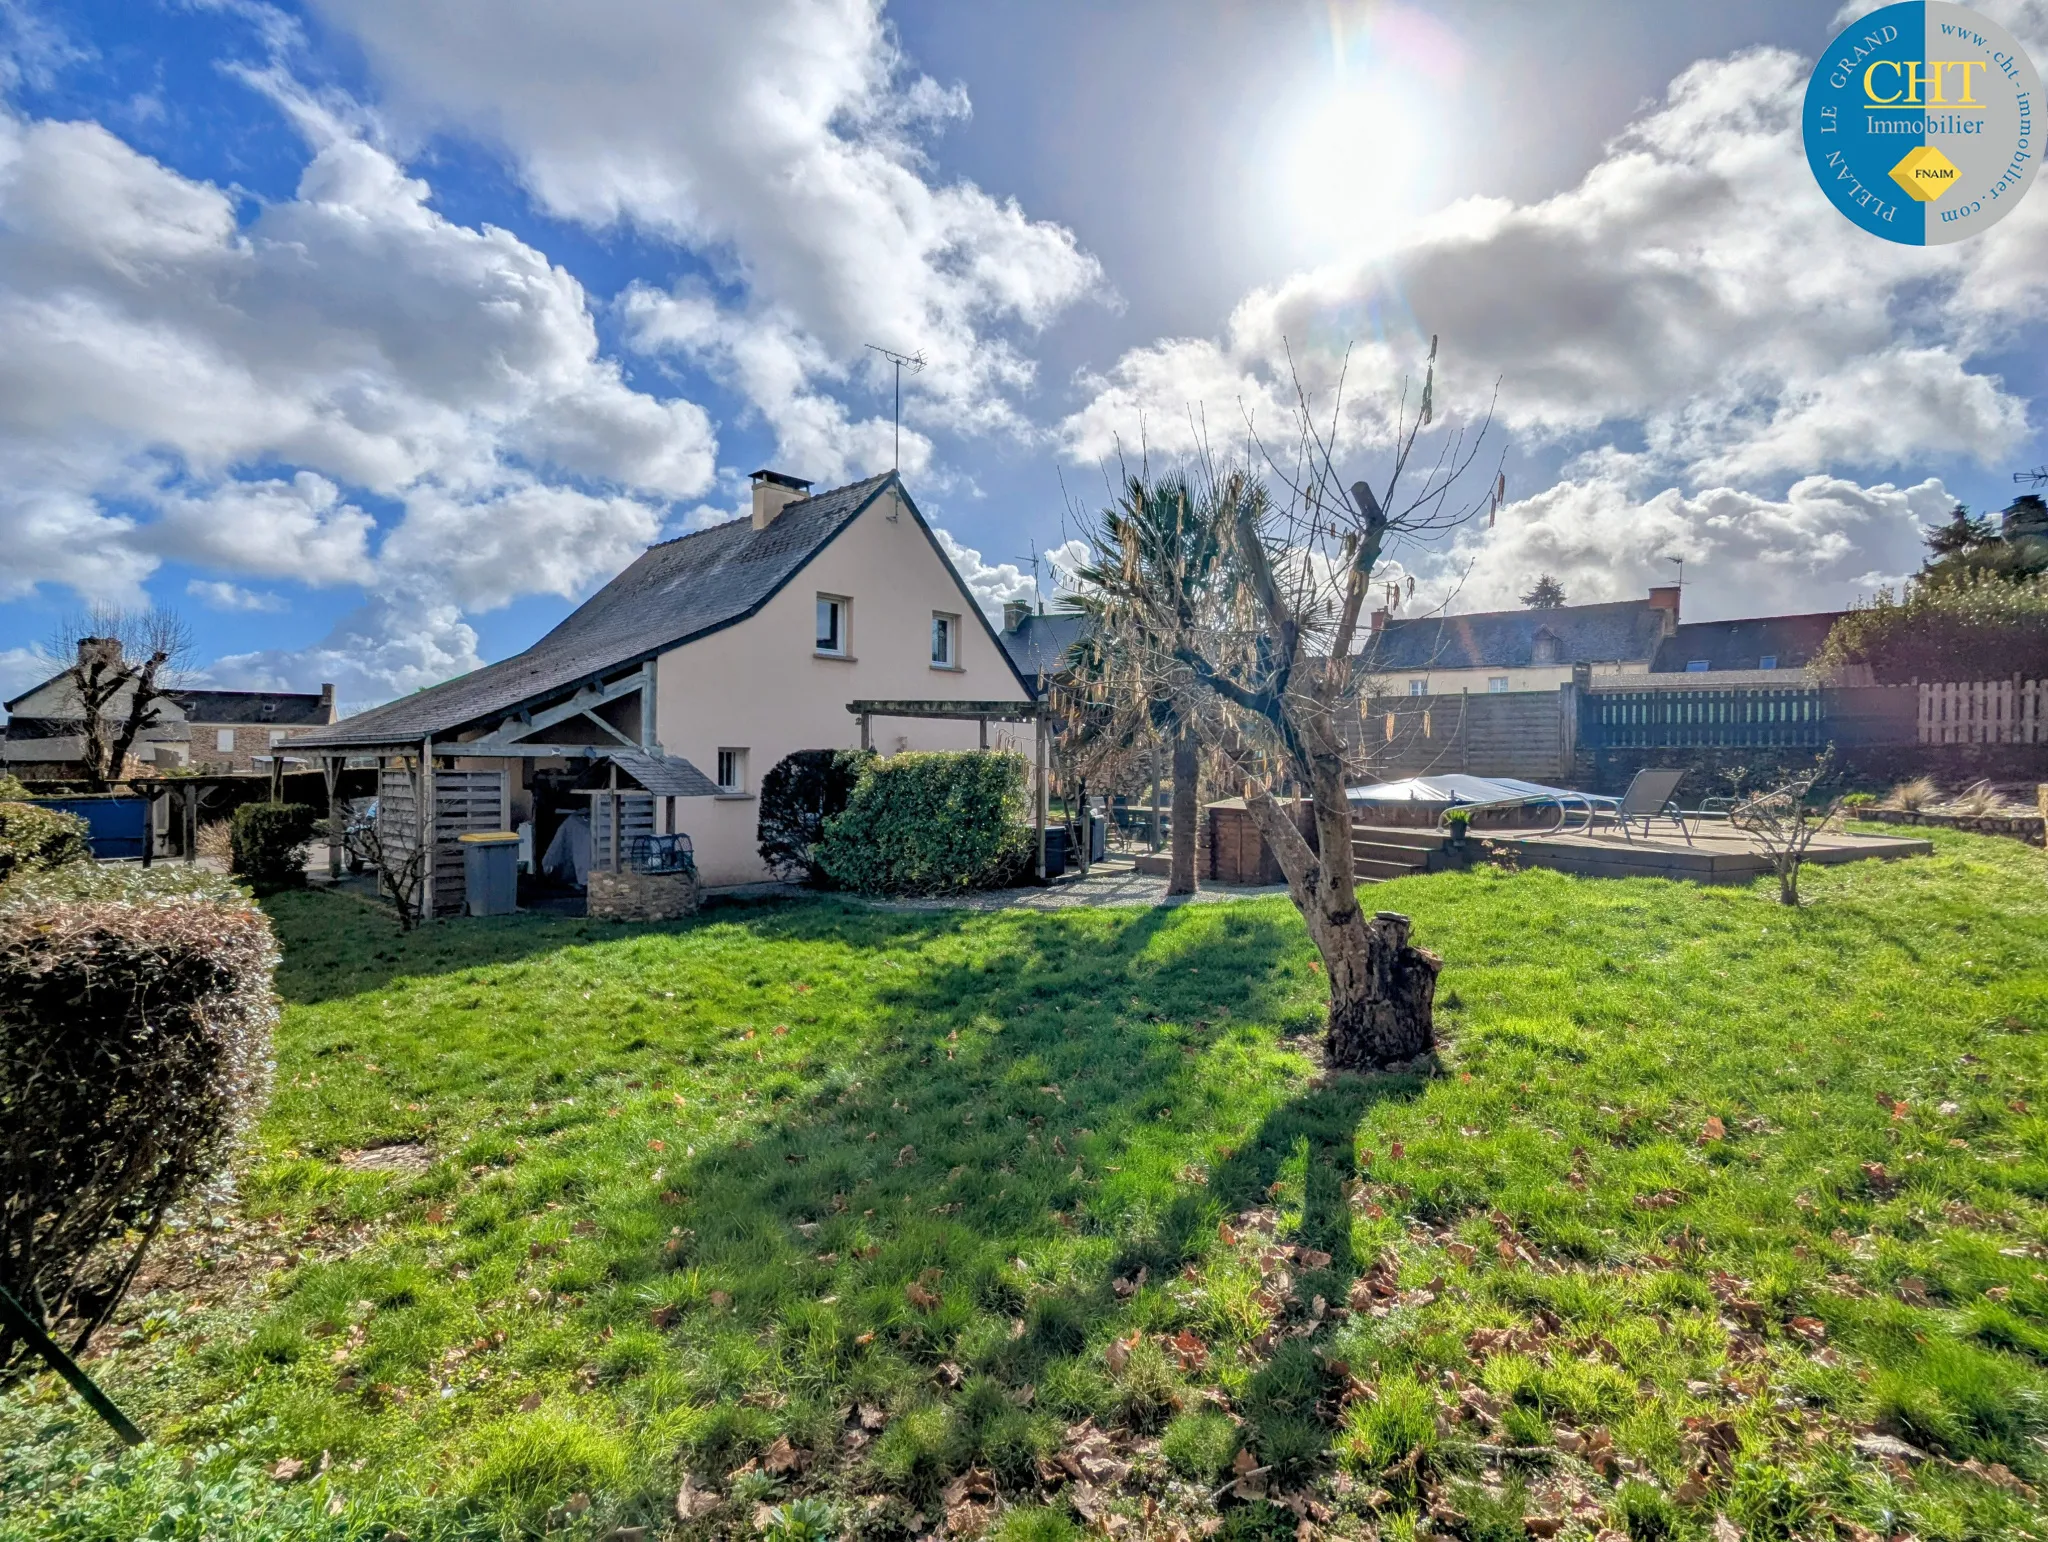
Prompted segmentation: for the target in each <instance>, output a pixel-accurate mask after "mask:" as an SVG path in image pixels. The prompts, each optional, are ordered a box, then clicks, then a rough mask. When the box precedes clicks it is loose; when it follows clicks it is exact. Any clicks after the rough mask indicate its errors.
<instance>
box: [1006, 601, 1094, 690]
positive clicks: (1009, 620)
mask: <svg viewBox="0 0 2048 1542" xmlns="http://www.w3.org/2000/svg"><path fill="white" fill-rule="evenodd" d="M1087 624H1088V618H1087V617H1086V616H1084V615H1081V614H1080V613H1079V612H1077V611H1061V612H1058V613H1056V614H1053V615H1048V614H1046V613H1045V612H1044V611H1042V610H1040V611H1034V610H1032V608H1031V607H1030V606H1029V605H1026V604H1025V603H1024V602H1023V601H1021V600H1011V601H1010V602H1008V603H1007V604H1005V605H1004V606H1003V648H1004V650H1005V651H1006V652H1007V653H1008V654H1009V655H1010V662H1011V663H1012V664H1014V665H1015V666H1016V668H1017V673H1018V674H1020V675H1022V676H1023V677H1024V679H1025V681H1026V682H1027V683H1029V685H1030V686H1031V688H1032V691H1033V692H1034V693H1035V694H1037V695H1040V696H1043V695H1044V694H1045V691H1046V687H1047V686H1048V685H1050V684H1051V682H1052V681H1053V679H1054V678H1055V677H1057V676H1059V675H1061V674H1064V673H1065V672H1066V669H1067V652H1068V650H1069V649H1071V648H1072V647H1073V646H1074V644H1075V643H1077V642H1079V641H1080V640H1081V634H1082V631H1083V629H1084V628H1085V627H1086V626H1087Z"/></svg>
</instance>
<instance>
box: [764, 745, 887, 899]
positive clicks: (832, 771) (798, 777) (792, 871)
mask: <svg viewBox="0 0 2048 1542" xmlns="http://www.w3.org/2000/svg"><path fill="white" fill-rule="evenodd" d="M874 758H875V757H874V755H873V754H872V753H870V752H867V751H863V750H798V751H797V752H796V753H795V754H794V755H788V756H785V757H784V758H783V759H781V760H779V761H777V762H776V763H775V765H774V767H773V768H772V769H771V770H770V771H769V773H768V774H767V775H766V776H764V777H762V778H761V821H760V825H759V827H758V829H757V831H756V834H757V835H758V836H759V838H760V842H761V860H762V861H763V862H765V863H767V864H768V870H769V871H770V872H772V873H773V874H775V876H776V877H778V878H781V879H784V880H785V881H787V882H791V883H798V882H801V883H808V884H810V885H812V886H813V887H814V888H822V887H826V886H827V885H829V884H830V882H831V880H830V879H829V878H828V877H827V876H826V873H825V870H824V869H823V868H822V867H820V866H819V865H818V843H819V842H820V841H822V840H824V838H825V821H826V820H828V819H831V818H832V817H834V816H835V815H838V814H842V813H844V812H845V811H846V805H847V801H848V800H849V799H851V798H852V796H853V789H854V787H855V786H856V785H858V783H859V782H860V776H861V772H862V771H863V770H864V769H866V768H867V766H868V765H869V764H870V763H872V762H873V760H874Z"/></svg>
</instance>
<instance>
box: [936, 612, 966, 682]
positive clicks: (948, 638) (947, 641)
mask: <svg viewBox="0 0 2048 1542" xmlns="http://www.w3.org/2000/svg"><path fill="white" fill-rule="evenodd" d="M959 640H960V618H959V617H958V616H949V615H947V614H946V613H945V612H944V611H933V612H932V668H934V669H956V668H958V667H959V660H957V659H956V658H954V656H953V654H954V651H955V649H956V648H957V647H958V645H959Z"/></svg>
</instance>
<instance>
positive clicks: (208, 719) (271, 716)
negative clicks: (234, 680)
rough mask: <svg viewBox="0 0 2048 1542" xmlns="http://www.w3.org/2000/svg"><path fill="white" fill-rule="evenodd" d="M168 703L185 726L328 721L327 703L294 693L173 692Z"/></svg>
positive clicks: (278, 725)
mask: <svg viewBox="0 0 2048 1542" xmlns="http://www.w3.org/2000/svg"><path fill="white" fill-rule="evenodd" d="M171 700H172V701H174V702H176V703H177V704H178V708H179V710H180V711H182V712H183V713H184V714H185V721H186V722H188V723H205V724H207V725H209V726H211V725H212V724H215V723H256V724H260V725H263V726H266V727H270V728H297V727H301V726H304V725H306V724H309V723H325V722H326V721H327V705H328V704H327V701H326V699H325V698H323V697H321V696H320V695H319V694H317V693H314V694H310V695H309V694H305V693H301V692H296V691H174V692H172V693H171Z"/></svg>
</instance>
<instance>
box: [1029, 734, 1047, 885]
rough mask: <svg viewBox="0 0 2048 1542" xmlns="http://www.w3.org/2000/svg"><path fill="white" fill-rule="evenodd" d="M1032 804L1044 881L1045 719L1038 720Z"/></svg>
mask: <svg viewBox="0 0 2048 1542" xmlns="http://www.w3.org/2000/svg"><path fill="white" fill-rule="evenodd" d="M1031 801H1032V804H1033V806H1034V810H1035V813H1036V817H1037V822H1038V881H1039V882H1040V883H1044V882H1045V815H1046V790H1045V719H1044V718H1040V719H1039V720H1038V795H1037V796H1036V797H1035V798H1033V799H1032V800H1031Z"/></svg>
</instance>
